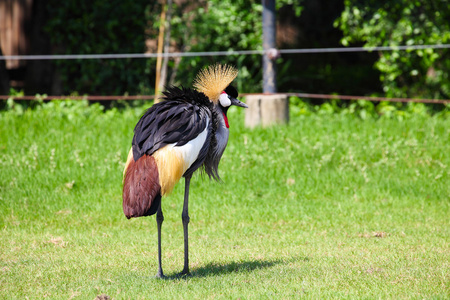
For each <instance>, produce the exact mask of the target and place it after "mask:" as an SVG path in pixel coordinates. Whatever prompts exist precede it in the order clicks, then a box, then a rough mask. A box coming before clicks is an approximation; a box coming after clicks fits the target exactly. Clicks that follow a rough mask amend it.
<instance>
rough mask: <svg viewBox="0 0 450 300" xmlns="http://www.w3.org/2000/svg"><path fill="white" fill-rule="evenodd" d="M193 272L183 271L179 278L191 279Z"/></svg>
mask: <svg viewBox="0 0 450 300" xmlns="http://www.w3.org/2000/svg"><path fill="white" fill-rule="evenodd" d="M191 276H192V275H191V272H189V269H183V271H181V272H180V273H178V277H191Z"/></svg>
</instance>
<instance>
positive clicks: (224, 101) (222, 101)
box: [219, 93, 231, 107]
mask: <svg viewBox="0 0 450 300" xmlns="http://www.w3.org/2000/svg"><path fill="white" fill-rule="evenodd" d="M219 102H220V104H221V105H222V106H223V107H228V106H230V105H231V100H230V97H229V96H228V95H227V94H226V93H222V94H220V97H219Z"/></svg>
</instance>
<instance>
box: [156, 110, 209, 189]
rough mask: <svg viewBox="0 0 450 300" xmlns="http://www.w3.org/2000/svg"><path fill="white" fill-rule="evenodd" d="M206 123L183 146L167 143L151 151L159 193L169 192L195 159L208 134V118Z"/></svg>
mask: <svg viewBox="0 0 450 300" xmlns="http://www.w3.org/2000/svg"><path fill="white" fill-rule="evenodd" d="M206 124H207V125H206V128H205V129H204V130H203V131H202V132H201V133H200V134H199V135H198V136H197V137H196V138H195V139H193V140H192V141H189V142H188V143H186V144H184V145H183V146H177V145H176V143H173V144H168V145H166V146H164V147H163V148H161V149H159V150H158V151H156V152H155V153H153V157H154V158H155V160H156V164H157V166H158V173H159V183H160V186H161V195H163V196H164V195H167V194H169V193H170V192H171V191H172V189H173V187H174V186H175V184H176V183H177V182H178V181H179V180H180V178H181V177H182V176H183V174H184V172H186V171H187V169H189V167H190V166H192V164H193V163H194V162H195V161H196V160H197V158H198V155H199V153H200V150H201V149H202V147H203V145H204V144H205V142H206V137H207V136H208V128H209V118H207V120H206Z"/></svg>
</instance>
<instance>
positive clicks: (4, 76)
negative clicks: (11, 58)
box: [0, 47, 9, 95]
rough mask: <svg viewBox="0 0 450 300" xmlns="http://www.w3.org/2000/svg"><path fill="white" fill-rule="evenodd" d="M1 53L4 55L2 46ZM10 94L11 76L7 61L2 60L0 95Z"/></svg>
mask: <svg viewBox="0 0 450 300" xmlns="http://www.w3.org/2000/svg"><path fill="white" fill-rule="evenodd" d="M0 55H2V56H3V52H2V48H1V47H0ZM8 94H9V77H8V72H7V71H6V62H5V61H4V60H0V95H8Z"/></svg>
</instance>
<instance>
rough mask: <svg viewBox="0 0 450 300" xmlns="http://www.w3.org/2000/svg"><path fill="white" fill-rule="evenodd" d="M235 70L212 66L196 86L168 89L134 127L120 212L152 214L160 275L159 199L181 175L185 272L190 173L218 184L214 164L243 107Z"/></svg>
mask: <svg viewBox="0 0 450 300" xmlns="http://www.w3.org/2000/svg"><path fill="white" fill-rule="evenodd" d="M237 74H238V71H237V70H236V69H235V68H233V67H231V66H227V65H220V64H216V65H213V66H210V67H208V68H206V69H204V70H202V71H201V72H200V73H199V74H198V75H197V77H196V79H195V82H194V87H195V88H196V90H193V89H188V88H177V87H169V88H168V89H167V91H166V92H164V98H163V100H164V101H162V102H159V103H157V104H155V105H153V106H152V107H151V108H150V109H148V110H147V111H146V112H145V113H144V115H143V116H142V117H141V119H140V120H139V121H138V123H137V125H136V127H135V128H134V137H133V142H132V147H131V149H130V152H129V154H128V159H127V162H126V165H125V170H124V174H123V175H124V179H123V211H124V213H125V216H126V217H127V218H128V219H130V218H136V217H142V216H150V215H153V214H155V213H156V223H157V228H158V273H157V275H156V276H157V277H159V278H163V277H164V274H163V270H162V263H161V225H162V223H163V221H164V217H163V213H162V209H161V197H162V196H165V195H168V194H169V193H170V192H171V191H172V189H173V187H174V185H175V184H176V183H177V182H178V181H179V180H180V178H181V177H184V178H185V191H184V204H183V212H182V215H181V217H182V221H183V229H184V268H183V271H182V272H181V275H186V274H189V250H188V249H189V248H188V223H189V213H188V199H189V183H190V180H191V177H192V174H193V173H194V172H195V171H196V170H198V169H202V170H204V171H205V172H206V174H208V175H209V177H210V178H213V179H216V180H219V179H220V178H219V173H218V166H219V162H220V158H221V157H222V154H223V152H224V150H225V147H226V146H227V142H228V135H229V124H228V118H227V111H228V109H229V108H230V106H231V105H235V106H240V107H245V108H246V107H247V105H246V104H245V103H242V102H241V101H239V100H238V99H237V96H238V92H237V90H236V89H235V88H234V87H233V86H231V85H230V84H231V82H232V81H233V80H234V79H235V78H236V76H237Z"/></svg>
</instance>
